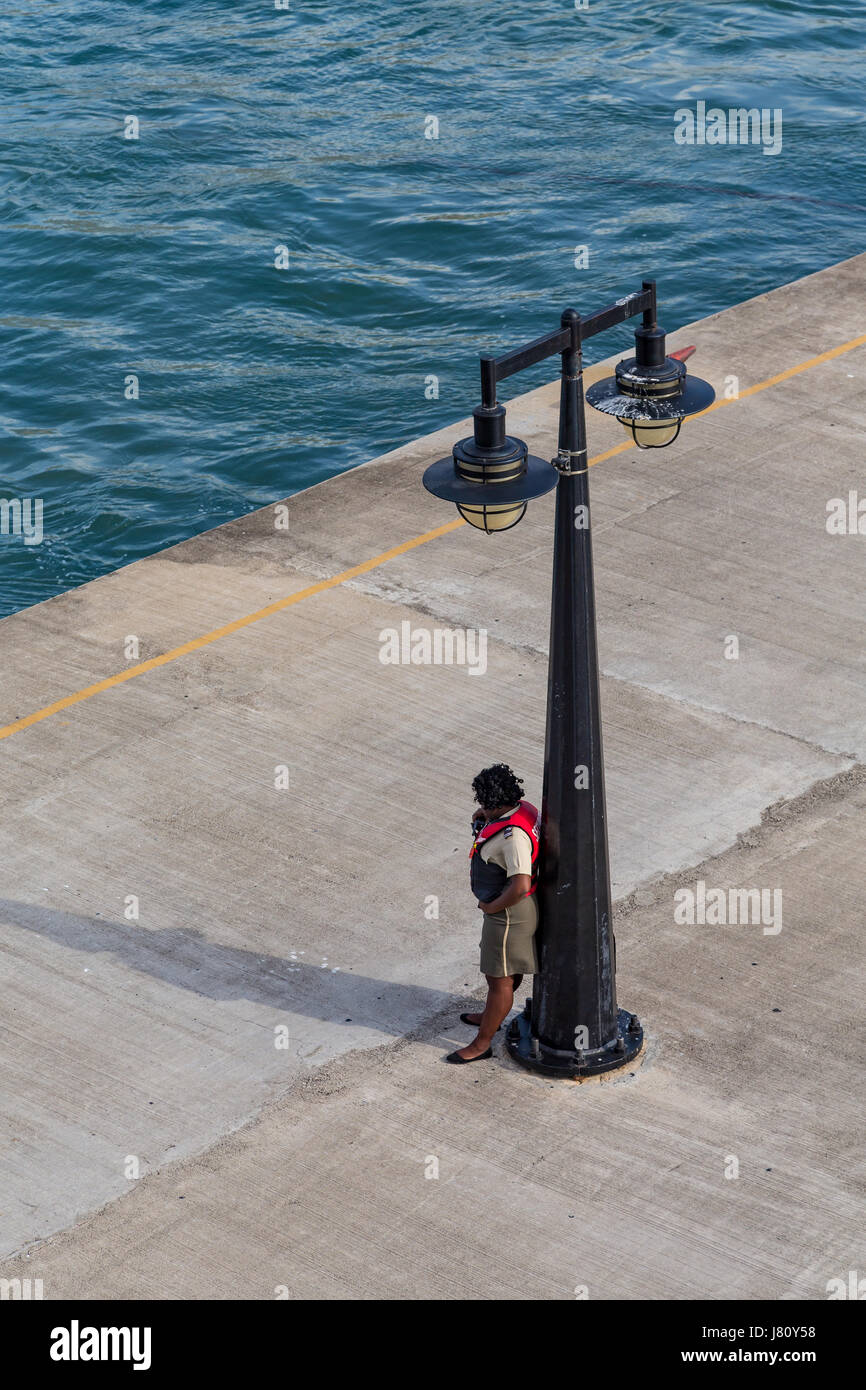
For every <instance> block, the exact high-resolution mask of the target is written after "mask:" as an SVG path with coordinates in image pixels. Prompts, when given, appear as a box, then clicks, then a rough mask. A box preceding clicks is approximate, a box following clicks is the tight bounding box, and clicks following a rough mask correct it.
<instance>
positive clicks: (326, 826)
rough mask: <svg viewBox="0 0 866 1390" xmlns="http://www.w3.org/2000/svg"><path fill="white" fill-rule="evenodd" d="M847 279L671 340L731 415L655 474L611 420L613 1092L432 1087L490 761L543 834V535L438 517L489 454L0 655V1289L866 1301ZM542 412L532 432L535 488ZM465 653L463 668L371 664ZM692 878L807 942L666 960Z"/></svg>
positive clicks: (261, 520)
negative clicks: (465, 640) (470, 652)
mask: <svg viewBox="0 0 866 1390" xmlns="http://www.w3.org/2000/svg"><path fill="white" fill-rule="evenodd" d="M864 275H866V255H864V256H860V257H857V258H855V259H854V260H850V261H847V262H844V263H843V264H841V265H837V266H833V267H831V268H830V269H828V270H825V271H822V272H821V273H819V274H817V275H813V276H810V277H809V278H808V279H805V280H801V281H799V282H796V283H794V284H791V285H786V286H784V287H783V288H781V289H778V290H776V291H774V292H773V293H771V294H767V295H762V296H761V297H759V298H757V299H754V300H751V301H748V302H746V303H744V304H741V305H739V306H737V307H735V308H733V309H729V310H726V311H724V312H722V313H719V314H717V315H714V316H712V317H710V318H708V319H704V320H702V321H700V322H698V323H695V324H691V325H688V326H684V327H682V328H680V329H678V330H677V331H676V332H670V334H669V339H668V346H669V350H672V349H675V348H678V347H682V346H685V345H686V344H691V343H694V344H696V346H697V353H696V355H695V357H694V358H693V359H692V361H691V362H690V366H691V367H693V368H694V370H695V371H696V372H697V373H698V374H699V375H701V376H704V377H706V378H707V379H708V380H710V381H711V382H712V383H713V385H714V386H715V388H716V392H717V403H716V405H715V406H714V407H713V408H712V409H711V410H710V411H708V412H707V413H706V414H705V415H703V416H701V417H700V418H698V419H696V420H693V421H691V422H687V423H686V425H685V426H684V428H683V432H682V436H681V438H680V440H679V441H677V443H675V444H674V445H673V446H672V447H671V448H669V449H666V450H659V451H657V452H651V453H648V452H639V451H638V450H637V449H635V448H634V447H633V446H631V445H630V444H629V443H628V441H627V440H626V437H625V434H624V431H623V430H622V428H621V426H619V425H618V424H617V423H616V422H615V421H612V420H610V419H607V418H605V417H603V416H601V415H599V414H598V413H596V412H593V411H589V412H588V415H589V417H590V418H589V419H588V428H589V432H590V456H591V458H592V460H593V469H592V475H591V486H592V500H593V530H594V552H595V567H596V592H597V603H598V622H599V646H600V659H601V664H602V669H603V684H602V711H603V718H604V731H605V758H606V771H607V795H608V810H609V821H610V833H611V856H612V875H613V887H614V893H615V896H616V898H617V902H618V908H617V920H616V923H615V927H616V936H617V964H618V992H619V997H620V1003H621V1004H622V1005H623V1006H625V1007H628V1008H630V1009H633V1010H634V1011H636V1012H637V1013H638V1014H639V1015H640V1018H641V1020H642V1021H643V1023H644V1025H645V1027H646V1030H647V1037H648V1042H647V1048H646V1053H645V1056H644V1057H643V1059H642V1060H641V1062H640V1063H639V1064H638V1065H636V1066H635V1068H634V1069H633V1071H631V1072H628V1073H624V1074H623V1075H620V1076H617V1077H615V1078H609V1079H607V1080H603V1081H594V1082H588V1083H585V1084H582V1085H575V1084H570V1083H557V1084H552V1083H549V1082H547V1081H544V1080H542V1079H541V1078H538V1077H535V1076H531V1075H529V1074H528V1073H525V1072H523V1071H522V1070H520V1069H518V1068H517V1067H516V1066H514V1064H513V1063H512V1062H511V1061H510V1059H509V1058H508V1057H507V1056H505V1055H503V1049H502V1045H501V1043H500V1044H497V1047H496V1056H495V1058H494V1060H493V1061H491V1062H484V1063H479V1064H478V1065H477V1066H473V1067H470V1068H468V1069H467V1068H463V1069H458V1068H454V1067H447V1066H444V1065H442V1064H441V1059H442V1057H443V1056H444V1055H445V1053H446V1052H448V1051H450V1050H451V1049H452V1048H453V1047H454V1046H462V1045H463V1044H464V1043H465V1042H467V1041H468V1040H469V1037H470V1036H471V1034H470V1032H469V1030H468V1029H466V1028H465V1027H464V1026H463V1025H461V1024H460V1023H459V1022H458V1014H459V1012H460V1011H461V1009H465V1008H467V1007H468V1004H469V1001H470V1000H471V999H477V998H480V997H481V996H482V985H483V981H482V977H481V976H480V975H479V973H478V959H477V957H478V952H477V943H478V937H479V920H478V919H479V914H478V912H477V909H476V908H475V905H474V902H473V900H472V898H471V897H470V894H469V889H468V879H467V863H466V857H467V852H468V840H467V836H468V820H469V811H470V807H471V804H472V794H471V788H470V782H471V778H472V776H473V775H474V773H475V772H477V771H478V770H479V769H480V768H481V767H482V766H484V765H486V764H487V763H490V762H493V761H505V762H508V763H510V764H511V766H512V767H513V768H514V769H515V770H516V771H517V772H518V774H519V775H521V776H522V777H523V778H524V779H525V782H526V790H527V795H528V796H529V797H530V799H532V800H534V801H538V800H539V799H540V793H541V786H540V779H541V768H542V757H543V741H544V708H545V690H546V667H547V636H548V614H549V601H550V578H551V574H550V569H551V540H552V518H553V500H552V496H551V497H548V498H546V499H544V500H543V501H541V502H537V503H535V504H532V505H531V506H530V508H529V510H528V512H527V515H526V518H525V519H524V521H523V522H522V523H521V524H520V525H519V526H518V527H517V528H515V529H514V530H513V531H510V532H508V533H506V534H503V535H500V536H496V537H488V536H485V535H483V534H481V533H479V532H477V531H475V530H473V529H471V528H470V527H468V526H466V525H465V524H463V523H461V522H459V521H458V520H456V519H455V518H456V512H453V511H449V509H448V508H447V507H444V506H443V504H441V503H438V502H436V501H435V499H433V498H432V497H430V496H429V495H428V494H427V493H426V492H425V491H424V490H423V488H422V486H421V481H420V480H421V473H422V471H423V469H424V467H425V466H426V465H427V464H428V463H429V462H431V461H432V460H433V459H434V458H436V457H438V456H439V455H441V454H443V453H445V452H448V450H449V449H450V446H451V443H452V442H453V440H454V439H455V438H456V437H459V435H461V434H465V433H468V431H469V423H468V421H465V420H464V421H463V422H462V423H460V424H456V425H453V426H449V428H448V429H445V430H442V431H440V432H439V433H437V434H434V435H431V436H429V437H427V438H424V439H419V440H416V441H414V442H413V443H411V444H407V445H404V446H402V447H400V448H399V449H396V450H395V451H394V452H392V453H389V454H387V455H385V456H384V457H382V458H379V459H376V460H374V461H373V462H372V463H370V464H366V465H364V466H363V467H361V468H357V469H354V470H352V471H350V472H347V473H345V474H342V475H340V476H338V477H335V478H333V479H330V480H329V481H327V482H324V483H322V484H320V485H318V486H317V487H314V488H311V489H309V490H308V491H306V492H303V493H300V494H298V495H297V496H295V497H292V498H290V499H289V500H288V501H287V503H285V505H284V506H282V507H280V506H277V507H267V508H264V509H262V510H261V511H258V512H255V513H252V514H250V515H248V516H245V517H243V518H241V519H239V520H237V521H235V522H233V523H231V524H229V525H226V526H222V527H219V528H218V529H217V530H214V531H211V532H208V533H206V534H204V535H201V536H198V537H195V538H194V539H192V540H190V541H187V542H185V543H184V544H182V545H179V546H176V547H174V548H173V549H170V550H166V551H164V552H162V553H160V554H158V555H154V556H152V557H151V558H149V559H147V560H143V561H140V562H138V563H136V564H134V565H130V566H129V567H127V568H125V569H121V570H119V571H117V572H115V573H114V574H111V575H109V576H107V577H106V578H103V579H100V580H97V581H95V582H93V583H90V584H87V585H85V586H83V587H82V588H79V589H76V590H74V591H72V592H70V593H67V594H63V595H61V596H60V597H58V598H56V599H52V600H50V601H49V602H46V603H43V604H40V605H38V606H37V607H35V608H31V609H28V610H26V611H23V612H21V613H17V614H15V615H13V616H12V617H9V618H6V619H4V620H3V621H2V622H0V660H2V669H3V682H2V709H0V724H2V726H3V727H2V728H0V776H2V791H3V799H4V806H5V815H4V817H3V826H2V831H0V834H2V857H3V863H4V866H5V870H4V875H3V886H2V889H0V895H2V901H0V976H2V997H3V1013H2V1049H0V1094H2V1096H3V1104H2V1118H0V1169H2V1189H0V1255H2V1256H3V1259H2V1261H0V1278H4V1279H14V1278H16V1277H19V1278H20V1277H27V1276H29V1277H31V1278H41V1279H42V1280H43V1285H44V1296H45V1298H46V1299H54V1298H64V1297H73V1296H74V1297H82V1296H83V1297H87V1298H93V1299H103V1298H112V1297H120V1298H128V1299H140V1298H167V1299H180V1298H186V1299H236V1298H256V1299H272V1298H275V1297H288V1298H290V1299H302V1298H313V1299H345V1298H349V1299H374V1298H375V1299H382V1298H384V1299H482V1300H489V1299H499V1298H505V1299H520V1300H522V1299H531V1300H535V1299H554V1300H557V1299H568V1300H573V1299H575V1298H583V1297H588V1298H590V1299H623V1300H628V1299H632V1298H635V1297H650V1298H653V1299H697V1298H710V1299H719V1298H724V1297H734V1298H742V1299H758V1298H771V1299H824V1298H826V1297H827V1291H826V1290H827V1282H828V1280H831V1279H833V1278H843V1279H847V1277H848V1272H849V1271H850V1270H859V1271H860V1272H861V1274H862V1273H866V1238H864V1223H863V1179H864V1160H863V1145H862V1134H863V1094H864V1090H863V1082H864V1066H863V1062H864V1049H863V1043H862V1029H861V1027H860V1023H861V1020H862V1013H863V1009H862V1000H863V997H864V992H866V991H864V973H866V972H864V945H863V941H864V932H863V924H862V915H863V913H862V903H863V895H864V887H866V850H864V845H866V835H864V829H863V824H864V822H863V814H864V809H866V501H864V506H863V511H864V516H863V521H862V531H863V533H864V534H861V533H860V531H858V528H857V520H856V517H857V500H856V497H855V498H854V499H853V503H852V499H851V496H850V494H852V493H855V494H856V493H857V490H858V489H859V491H860V494H862V496H863V497H864V499H866V467H864V436H866V316H864V311H863V302H864V296H863V287H864ZM638 278H639V277H638ZM660 296H661V301H662V303H663V299H664V285H663V284H661V285H660ZM561 307H562V306H561V305H554V306H552V308H551V313H552V315H553V316H554V320H553V321H554V322H555V317H556V316H557V315H558V313H559V310H560V308H561ZM587 307H589V308H592V307H595V306H593V305H590V306H587ZM662 321H663V322H665V320H664V315H663V314H662ZM665 326H666V327H668V328H672V327H673V325H671V324H669V323H667V322H665ZM532 327H533V325H527V332H526V334H524V335H523V336H530V334H531V329H532ZM514 328H515V333H516V336H517V337H518V338H519V337H520V336H521V328H520V324H515V325H514ZM510 346H513V344H512V343H510V342H509V343H503V344H502V348H503V349H505V348H508V347H510ZM734 379H735V380H734ZM509 384H511V383H509ZM558 389H559V388H558V383H557V382H555V381H552V382H551V384H550V385H548V386H544V387H542V388H541V389H539V390H536V391H532V392H530V393H528V394H526V395H523V396H519V397H516V398H515V399H513V401H512V402H511V404H510V409H509V414H508V427H509V431H510V432H511V433H514V434H518V435H520V436H521V437H523V438H525V439H526V440H527V441H528V442H529V444H530V447H531V448H532V451H533V452H534V453H539V454H542V455H546V456H547V457H550V456H552V454H553V452H554V449H555V434H556V413H557V406H558ZM476 390H477V382H476V380H475V378H474V377H473V378H472V379H470V380H467V381H466V382H465V383H463V388H462V394H461V406H462V405H465V407H466V410H467V411H468V410H469V409H471V407H472V405H473V404H474V403H475V393H476ZM436 408H437V409H439V410H440V411H441V408H442V402H441V401H440V402H439V404H438V407H436ZM440 418H441V416H440ZM398 433H399V423H398V424H397V425H396V426H395V435H396V434H398ZM832 499H841V500H842V501H843V502H844V504H845V514H846V517H848V518H849V522H850V519H851V518H852V517H853V528H852V526H851V525H850V524H848V525H846V527H845V529H844V533H840V534H836V533H834V531H833V530H832V529H831V530H828V524H827V523H828V504H831V503H832ZM852 506H853V511H852ZM403 624H408V625H409V626H408V628H404V627H403ZM442 629H449V630H455V629H464V630H466V629H468V630H471V632H472V633H477V632H481V631H483V632H485V633H486V649H485V650H484V659H483V660H476V661H475V664H474V666H473V665H472V664H469V662H466V663H464V664H462V665H460V664H450V665H449V664H445V663H442V664H434V663H429V664H411V663H409V664H402V663H397V664H391V663H385V662H384V661H383V660H382V659H381V658H382V654H383V651H384V649H385V648H384V644H385V643H386V642H387V640H388V638H387V634H388V632H389V631H394V632H396V633H397V634H403V633H406V632H408V633H409V634H410V635H411V634H413V633H414V634H417V633H418V632H419V631H420V632H425V633H429V634H434V633H435V632H436V631H437V630H442ZM731 639H736V641H733V642H732V640H731ZM470 649H471V644H470ZM480 650H481V649H480V648H475V649H474V651H475V655H476V656H478V655H479V653H480ZM482 668H483V669H482ZM699 882H700V883H704V884H706V885H707V887H708V888H719V889H722V890H727V889H728V888H729V887H735V888H744V889H745V888H758V889H762V890H772V891H775V890H779V891H780V893H781V899H780V901H781V903H782V904H783V915H782V917H781V929H780V930H778V931H777V930H775V928H770V929H769V930H767V929H766V927H765V926H764V925H761V924H760V923H740V924H736V925H730V924H728V925H710V924H707V923H703V924H701V923H696V924H695V925H690V924H689V923H688V922H685V923H684V922H682V921H678V920H677V919H676V915H675V898H674V894H675V893H676V892H678V890H680V889H684V888H691V889H696V885H697V884H698V883H699ZM526 992H527V991H526V986H524V988H523V989H522V990H521V992H520V996H519V997H520V999H521V1001H522V998H523V996H524V995H525V993H526Z"/></svg>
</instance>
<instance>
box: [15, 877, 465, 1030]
mask: <svg viewBox="0 0 866 1390" xmlns="http://www.w3.org/2000/svg"><path fill="white" fill-rule="evenodd" d="M0 922H3V923H7V924H12V925H13V926H15V927H20V928H23V929H24V930H25V931H32V932H36V933H37V934H38V935H39V936H41V937H47V938H48V939H49V940H51V941H56V942H58V943H59V944H60V945H62V946H65V947H67V948H71V949H73V950H76V951H85V952H91V953H94V954H107V955H113V956H115V957H117V959H118V960H119V961H121V962H122V963H123V965H125V966H126V967H127V968H128V969H130V970H136V971H138V972H139V973H141V974H143V975H150V976H152V977H153V978H154V979H157V980H164V981H165V982H166V983H167V984H170V985H173V986H174V987H175V988H177V989H188V990H191V991H193V992H194V993H195V994H199V995H203V996H204V997H205V998H207V999H218V1000H223V999H225V1000H231V999H249V1000H251V1001H252V1002H253V1003H255V1004H265V1005H267V1006H268V1007H270V1008H273V1009H282V1010H285V1011H286V1012H287V1013H295V1014H297V1013H300V1014H304V1015H306V1016H307V1017H308V1018H317V1019H321V1020H323V1021H324V1022H327V1023H340V1024H346V1023H350V1022H351V1023H352V1024H354V1025H355V1026H358V1025H361V1026H366V1027H369V1028H373V1029H378V1030H379V1031H380V1032H384V1033H392V1034H394V1035H396V1036H398V1037H403V1036H404V1035H405V1034H407V1033H415V1032H416V1031H417V1030H418V1029H419V1027H420V1026H421V1025H423V1024H424V1023H425V1022H427V1021H428V1020H431V1019H432V1018H433V1017H434V1016H436V1015H437V1014H440V1013H444V1012H447V1011H448V1010H454V1011H456V1010H457V1008H458V1007H459V1005H458V1001H457V1000H456V999H455V997H454V995H451V994H447V993H445V992H444V991H442V990H437V989H429V988H427V987H426V986H423V985H410V984H394V983H391V982H389V981H387V980H376V979H372V978H371V977H370V976H367V975H357V974H355V973H354V972H352V971H349V970H340V971H339V972H337V973H334V972H332V971H331V970H330V969H328V968H320V967H318V966H316V965H313V964H308V963H306V962H304V961H300V960H283V959H282V958H281V957H279V956H269V955H265V956H263V955H260V954H259V953H258V952H257V951H248V950H244V949H243V948H241V947H236V946H223V945H220V944H219V943H218V942H215V941H209V940H208V939H207V937H205V936H203V935H202V933H201V932H198V931H193V930H192V929H184V930H178V929H176V928H165V929H163V930H153V929H150V928H146V927H142V926H140V925H138V924H137V923H133V922H125V921H124V922H113V921H105V920H103V919H102V918H99V917H81V916H76V915H75V914H73V913H68V912H59V911H57V910H56V909H54V908H49V907H42V906H32V905H30V904H28V903H20V902H15V901H13V900H11V899H9V898H0ZM425 1031H426V1030H425Z"/></svg>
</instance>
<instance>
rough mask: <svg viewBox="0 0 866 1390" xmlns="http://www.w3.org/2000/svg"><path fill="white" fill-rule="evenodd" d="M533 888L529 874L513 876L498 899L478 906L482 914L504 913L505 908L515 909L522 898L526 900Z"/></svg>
mask: <svg viewBox="0 0 866 1390" xmlns="http://www.w3.org/2000/svg"><path fill="white" fill-rule="evenodd" d="M531 887H532V878H531V877H530V875H529V874H513V875H512V876H511V878H510V879H509V880H508V882H507V883H506V885H505V887H504V889H503V890H502V892H501V893H500V894H499V897H498V898H494V899H493V902H492V903H479V904H478V906H479V907H480V908H481V911H482V912H502V911H503V909H504V908H506V907H513V906H514V904H515V903H517V902H520V899H521V898H525V897H526V895H527V893H528V892H529V890H530V888H531Z"/></svg>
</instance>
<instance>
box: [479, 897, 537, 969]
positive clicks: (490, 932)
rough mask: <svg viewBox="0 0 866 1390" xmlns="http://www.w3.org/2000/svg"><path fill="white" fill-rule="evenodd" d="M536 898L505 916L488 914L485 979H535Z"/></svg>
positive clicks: (483, 935)
mask: <svg viewBox="0 0 866 1390" xmlns="http://www.w3.org/2000/svg"><path fill="white" fill-rule="evenodd" d="M537 927H538V905H537V903H536V901H535V894H534V893H533V894H531V895H530V896H529V897H526V898H521V899H520V901H519V902H516V903H515V904H514V905H513V907H506V908H503V910H502V911H501V912H485V914H484V925H483V927H482V928H481V941H480V943H479V944H480V946H481V973H482V975H494V976H503V975H534V974H535V973H536V971H537V970H538V956H537V955H536V951H535V932H536V929H537Z"/></svg>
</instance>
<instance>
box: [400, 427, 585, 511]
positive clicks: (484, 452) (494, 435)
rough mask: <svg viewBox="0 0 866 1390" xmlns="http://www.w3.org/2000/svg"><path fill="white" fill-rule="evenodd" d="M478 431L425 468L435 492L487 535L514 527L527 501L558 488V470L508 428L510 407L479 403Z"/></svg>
mask: <svg viewBox="0 0 866 1390" xmlns="http://www.w3.org/2000/svg"><path fill="white" fill-rule="evenodd" d="M473 421H474V434H473V435H470V436H468V438H466V439H461V440H459V441H458V442H457V443H456V444H455V445H454V448H453V450H452V452H451V454H449V456H448V457H447V458H443V459H439V460H437V462H436V463H433V464H431V465H430V467H429V468H428V469H427V470H426V471H425V473H424V478H423V482H424V486H425V487H426V489H427V491H428V492H432V493H433V495H434V497H439V498H441V499H442V500H443V501H445V502H453V503H455V505H456V507H457V510H458V512H459V513H460V515H461V516H462V517H463V519H464V521H468V522H469V525H470V526H475V527H477V528H478V530H479V531H486V532H487V533H488V534H491V533H494V532H497V531H510V530H511V528H512V526H516V525H517V523H518V522H519V521H521V520H522V519H523V516H524V514H525V512H526V504H527V502H530V501H532V499H533V498H535V497H543V496H544V494H545V493H546V492H550V491H551V490H552V489H553V488H554V487H556V484H557V481H558V474H557V472H556V469H555V468H553V467H552V466H551V465H550V464H549V463H546V462H545V461H544V459H540V458H535V457H534V456H533V455H532V454H530V453H529V450H528V449H527V447H526V445H525V444H524V442H523V440H522V439H514V438H512V436H511V435H507V434H506V433H505V407H504V406H502V405H498V404H497V405H495V406H489V407H488V406H478V407H477V408H476V409H475V411H474V412H473Z"/></svg>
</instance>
